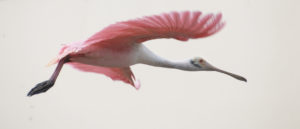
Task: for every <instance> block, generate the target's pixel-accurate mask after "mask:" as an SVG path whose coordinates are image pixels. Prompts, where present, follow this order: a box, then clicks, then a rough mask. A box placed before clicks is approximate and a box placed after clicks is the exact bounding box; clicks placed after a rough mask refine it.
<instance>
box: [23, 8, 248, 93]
mask: <svg viewBox="0 0 300 129" xmlns="http://www.w3.org/2000/svg"><path fill="white" fill-rule="evenodd" d="M224 25H225V23H224V22H223V21H222V14H221V13H218V14H203V13H202V12H199V11H195V12H190V11H184V12H171V13H164V14H161V15H153V16H146V17H143V18H138V19H134V20H128V21H124V22H118V23H115V24H112V25H109V26H108V27H106V28H104V29H103V30H101V31H99V32H97V33H96V34H94V35H92V36H91V37H89V38H88V39H87V40H85V41H79V42H74V43H71V44H67V45H64V46H63V47H62V48H61V50H60V52H59V54H58V56H57V57H56V58H54V59H53V60H52V61H51V62H50V63H49V65H51V64H56V63H58V64H57V67H56V69H55V71H54V73H53V74H52V76H51V77H50V79H49V80H46V81H44V82H41V83H39V84H37V85H36V86H35V87H34V88H32V89H31V90H30V92H29V93H28V94H27V95H28V96H33V95H35V94H39V93H43V92H46V91H47V90H48V89H50V88H51V87H52V86H53V85H54V83H55V81H56V79H57V77H58V75H59V73H60V71H61V69H62V67H63V65H64V64H69V65H71V66H72V67H74V68H76V69H78V70H81V71H85V72H94V73H100V74H104V75H106V76H108V77H110V78H111V79H112V80H120V81H123V82H124V83H128V84H130V85H132V86H133V87H134V88H136V89H139V88H140V83H139V81H138V80H137V79H136V78H135V76H134V74H133V73H132V71H131V69H130V66H131V65H134V64H146V65H151V66H156V67H165V68H173V69H180V70H185V71H217V72H221V73H224V74H227V75H229V76H231V77H233V78H236V79H238V80H241V81H245V82H246V81H247V80H246V79H245V78H244V77H242V76H239V75H236V74H233V73H230V72H227V71H224V70H221V69H219V68H217V67H215V66H213V65H211V64H210V63H208V62H207V61H206V60H204V59H203V58H201V57H195V58H191V59H187V60H183V61H171V60H168V59H165V58H162V57H160V56H158V55H156V54H154V53H153V52H152V51H150V50H149V49H148V48H147V47H146V46H144V45H143V44H142V43H143V42H145V41H148V40H152V39H159V38H173V39H177V40H180V41H187V40H189V39H197V38H204V37H208V36H211V35H213V34H215V33H217V32H218V31H220V30H221V29H222V28H223V27H224Z"/></svg>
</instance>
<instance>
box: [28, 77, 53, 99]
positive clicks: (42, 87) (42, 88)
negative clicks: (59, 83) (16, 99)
mask: <svg viewBox="0 0 300 129" xmlns="http://www.w3.org/2000/svg"><path fill="white" fill-rule="evenodd" d="M53 85H54V81H52V80H47V81H43V82H41V83H39V84H37V85H36V86H35V87H34V88H32V89H31V90H30V92H29V93H28V94H27V96H33V95H35V94H39V93H43V92H46V91H47V90H49V89H50V88H51V87H52V86H53Z"/></svg>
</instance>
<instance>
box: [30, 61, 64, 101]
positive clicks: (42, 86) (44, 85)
mask: <svg viewBox="0 0 300 129" xmlns="http://www.w3.org/2000/svg"><path fill="white" fill-rule="evenodd" d="M66 62H69V57H68V56H67V57H64V58H63V59H61V60H60V61H59V62H58V65H57V66H56V69H55V71H54V73H53V74H52V76H51V78H50V79H49V80H46V81H43V82H41V83H39V84H37V85H36V86H35V87H34V88H32V89H31V90H30V91H29V93H28V94H27V96H33V95H35V94H39V93H43V92H46V91H47V90H49V89H50V88H51V87H52V86H53V85H54V83H55V81H56V78H57V77H58V75H59V73H60V70H61V69H62V67H63V65H64V63H66Z"/></svg>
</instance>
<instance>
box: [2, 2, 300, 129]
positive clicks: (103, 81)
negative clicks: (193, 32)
mask: <svg viewBox="0 0 300 129" xmlns="http://www.w3.org/2000/svg"><path fill="white" fill-rule="evenodd" d="M299 5H300V2H299V1H298V0H181V1H179V0H148V1H144V0H124V1H121V0H119V1H117V0H109V1H108V0H105V1H104V0H64V1H61V0H51V1H50V0H48V1H41V0H26V1H22V0H0V19H1V20H0V48H1V51H0V54H1V55H2V61H1V63H0V65H1V67H0V70H1V73H0V77H1V79H0V102H1V105H0V114H1V115H0V121H1V122H0V128H1V129H62V128H64V129H97V128H99V129H100V128H102V129H299V128H300V122H299V121H300V101H299V98H300V94H299V92H300V83H299V80H298V79H299V77H300V75H299V72H300V68H299V66H300V60H299V59H300V58H299V55H300V52H299V50H300V49H299V48H300V45H299V43H300V42H299V41H300V40H299V32H298V31H299V30H300V25H299V23H300V15H299V12H300V9H299V8H298V6H299ZM184 10H191V11H193V10H197V11H202V12H204V13H210V12H212V13H217V12H222V14H223V18H224V21H225V22H226V26H225V28H224V29H223V30H222V31H220V32H219V33H217V34H216V35H214V36H211V37H209V38H205V39H197V40H189V41H188V42H184V43H183V42H180V41H176V40H170V39H161V40H155V41H149V42H146V43H145V44H146V46H148V47H149V48H150V49H151V50H152V51H154V52H155V53H157V54H159V55H161V56H163V57H166V58H169V59H176V60H177V59H185V58H192V57H198V56H200V57H203V58H204V59H206V60H207V61H209V62H210V63H211V64H213V65H215V66H217V67H220V68H223V69H225V70H227V71H230V72H233V73H236V74H240V75H242V76H244V77H246V78H247V79H248V82H247V83H244V82H241V81H238V80H236V79H233V78H231V77H229V76H226V75H224V74H220V73H216V72H186V71H180V70H173V69H165V68H157V67H151V66H146V65H135V66H132V69H133V72H134V74H135V76H136V77H137V78H139V79H140V81H141V84H142V86H141V88H140V90H139V91H136V90H135V89H134V88H132V87H131V86H130V85H127V84H125V83H122V82H114V81H112V80H110V79H109V78H107V77H105V76H103V75H99V74H94V73H84V72H80V71H78V70H75V69H73V68H71V67H70V66H68V65H66V66H64V68H63V70H62V72H61V74H60V76H59V77H58V80H57V82H56V84H55V86H54V87H53V88H51V89H50V90H49V91H48V92H47V93H44V94H39V95H36V96H33V97H27V96H26V94H27V92H28V91H29V90H30V89H31V88H32V87H34V85H35V84H37V83H39V82H41V81H44V80H46V79H48V78H49V77H50V76H51V74H52V72H53V70H54V68H55V66H52V67H45V65H46V64H47V63H48V61H50V60H51V59H52V58H53V57H55V56H56V55H57V54H58V51H59V49H60V47H61V44H66V43H71V42H74V41H78V40H85V39H86V38H88V37H89V36H91V35H92V34H94V33H95V32H97V31H99V30H101V29H102V28H104V27H106V26H107V25H109V24H112V23H115V22H118V21H124V20H129V19H134V18H138V17H142V16H146V15H153V14H160V13H165V12H170V11H184Z"/></svg>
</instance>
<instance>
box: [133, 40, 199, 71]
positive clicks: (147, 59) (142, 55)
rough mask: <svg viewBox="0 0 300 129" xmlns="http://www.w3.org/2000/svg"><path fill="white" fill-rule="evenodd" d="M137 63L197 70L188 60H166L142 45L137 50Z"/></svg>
mask: <svg viewBox="0 0 300 129" xmlns="http://www.w3.org/2000/svg"><path fill="white" fill-rule="evenodd" d="M138 63H142V64H147V65H151V66H156V67H164V68H173V69H180V70H185V71H198V70H199V69H197V68H196V67H194V66H193V65H192V64H191V63H190V60H182V61H171V60H167V59H165V58H163V57H160V56H158V55H156V54H154V53H153V52H152V51H150V50H149V49H148V48H146V47H145V46H142V47H141V48H140V50H139V56H138Z"/></svg>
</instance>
